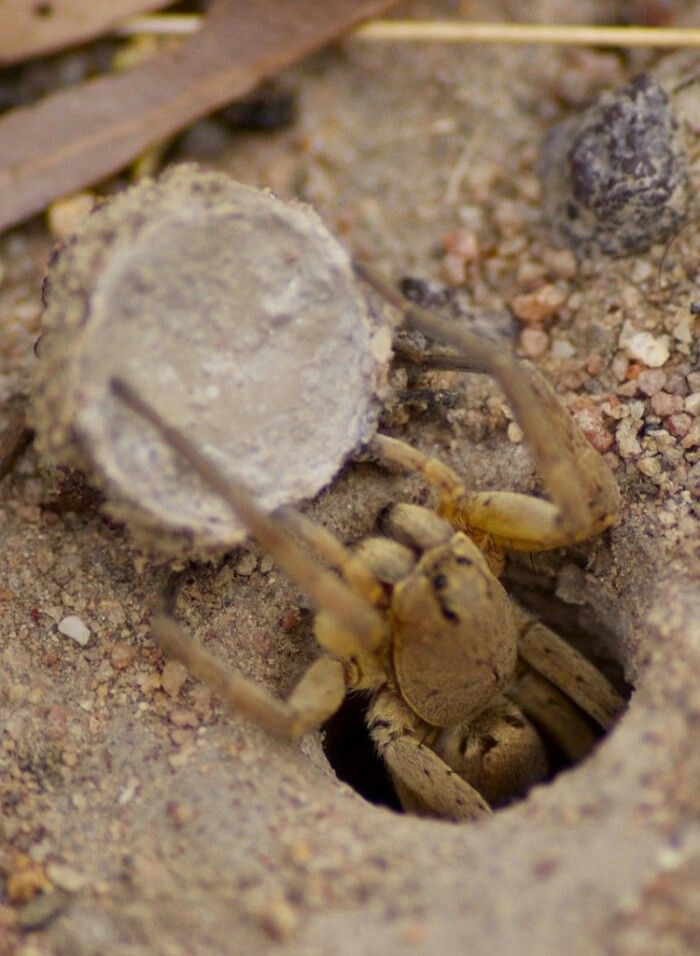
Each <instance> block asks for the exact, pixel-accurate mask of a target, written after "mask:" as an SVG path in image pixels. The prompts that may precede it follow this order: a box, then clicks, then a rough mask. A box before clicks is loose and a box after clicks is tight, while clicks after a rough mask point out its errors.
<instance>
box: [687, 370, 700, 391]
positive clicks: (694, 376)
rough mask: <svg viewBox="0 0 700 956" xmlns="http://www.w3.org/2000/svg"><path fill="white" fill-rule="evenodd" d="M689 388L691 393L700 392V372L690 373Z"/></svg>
mask: <svg viewBox="0 0 700 956" xmlns="http://www.w3.org/2000/svg"><path fill="white" fill-rule="evenodd" d="M688 387H689V388H690V391H691V392H700V372H689V373H688Z"/></svg>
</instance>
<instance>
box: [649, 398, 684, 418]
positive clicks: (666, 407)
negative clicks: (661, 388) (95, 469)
mask: <svg viewBox="0 0 700 956" xmlns="http://www.w3.org/2000/svg"><path fill="white" fill-rule="evenodd" d="M651 407H652V408H653V409H654V414H655V415H659V416H660V417H661V418H666V416H667V415H675V413H676V412H680V411H682V410H683V399H682V398H681V396H680V395H669V394H668V392H657V393H656V395H652V397H651Z"/></svg>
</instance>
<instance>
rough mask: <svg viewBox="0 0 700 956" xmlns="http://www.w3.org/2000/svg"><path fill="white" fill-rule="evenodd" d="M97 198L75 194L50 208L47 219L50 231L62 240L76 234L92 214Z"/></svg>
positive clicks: (85, 194)
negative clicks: (85, 219)
mask: <svg viewBox="0 0 700 956" xmlns="http://www.w3.org/2000/svg"><path fill="white" fill-rule="evenodd" d="M94 206H95V196H94V195H93V194H92V193H88V192H83V193H75V194H74V195H73V196H64V197H63V198H62V199H57V200H56V201H55V202H52V203H51V205H50V206H49V208H48V210H47V213H46V217H47V220H48V226H49V230H50V231H51V233H52V234H53V235H54V236H58V237H59V238H62V237H63V236H69V235H70V234H71V233H73V232H75V230H76V229H77V228H78V226H79V225H80V223H81V222H82V221H83V219H84V218H85V217H86V216H87V215H88V214H89V213H91V212H92V210H93V208H94Z"/></svg>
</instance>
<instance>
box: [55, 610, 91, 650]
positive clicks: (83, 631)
mask: <svg viewBox="0 0 700 956" xmlns="http://www.w3.org/2000/svg"><path fill="white" fill-rule="evenodd" d="M58 630H59V631H60V633H61V634H64V635H65V636H66V637H70V638H71V639H72V640H74V641H75V642H76V644H80V646H81V647H87V644H88V642H89V640H90V631H89V630H88V628H87V627H86V626H85V624H83V622H82V621H81V620H80V618H79V617H78V616H77V615H75V614H69V615H68V616H67V617H64V618H63V620H62V621H60V622H59V625H58Z"/></svg>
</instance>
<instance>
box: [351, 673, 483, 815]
mask: <svg viewBox="0 0 700 956" xmlns="http://www.w3.org/2000/svg"><path fill="white" fill-rule="evenodd" d="M419 725H420V726H419ZM367 726H368V728H369V732H370V734H371V736H372V739H373V740H374V742H375V744H376V746H377V750H378V751H379V755H380V756H381V757H382V758H383V759H384V761H385V763H386V765H387V767H388V768H389V772H390V773H391V776H392V779H393V780H394V785H395V787H396V792H397V794H398V797H399V799H400V800H401V803H402V805H403V808H404V809H405V810H408V811H412V812H414V813H417V814H419V815H424V816H434V817H441V818H444V819H447V820H477V819H479V818H480V817H483V816H485V815H487V814H489V813H490V812H491V808H490V807H489V805H488V803H487V802H486V800H484V798H483V797H482V796H481V794H480V793H479V792H478V791H477V790H475V789H474V788H473V787H472V786H470V785H469V784H468V783H467V782H466V781H465V780H463V779H462V778H461V777H460V776H459V775H458V774H457V773H455V771H454V770H452V769H451V768H450V767H448V765H447V764H446V763H445V762H444V760H442V759H441V758H440V757H438V755H437V754H436V753H435V751H433V750H432V749H431V748H430V747H429V746H428V744H427V743H426V742H425V741H424V739H422V738H423V737H424V735H425V732H426V728H424V727H423V726H422V725H421V722H420V721H419V720H418V718H417V717H416V715H415V714H414V713H413V712H412V711H411V710H410V709H409V708H408V707H407V706H406V704H405V703H404V702H403V701H402V700H401V699H400V698H399V697H398V695H397V694H395V693H394V692H392V691H390V690H386V689H385V690H381V691H379V692H378V693H377V694H376V696H375V698H374V700H373V701H372V704H371V706H370V708H369V711H368V713H367ZM427 732H428V733H430V729H429V728H428V729H427Z"/></svg>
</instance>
